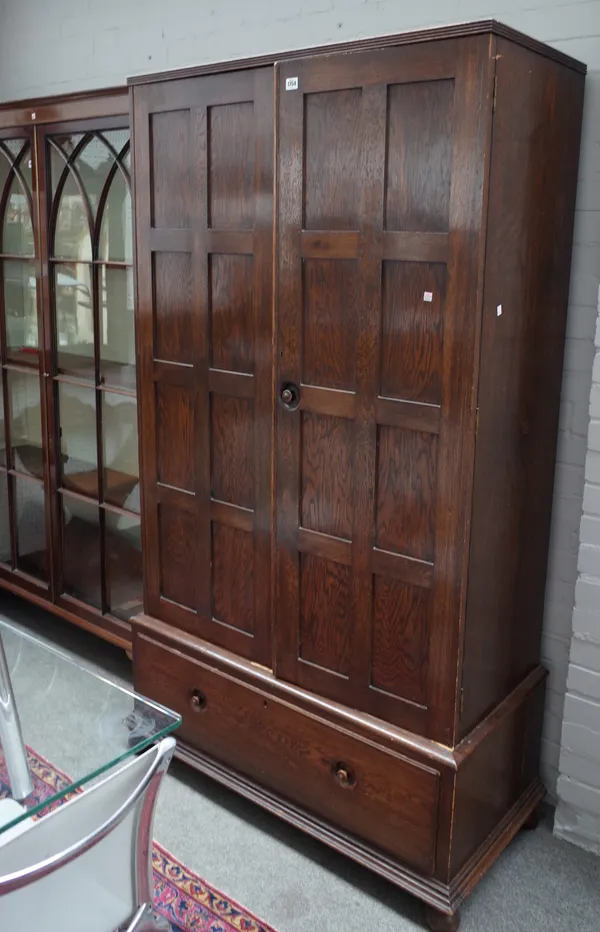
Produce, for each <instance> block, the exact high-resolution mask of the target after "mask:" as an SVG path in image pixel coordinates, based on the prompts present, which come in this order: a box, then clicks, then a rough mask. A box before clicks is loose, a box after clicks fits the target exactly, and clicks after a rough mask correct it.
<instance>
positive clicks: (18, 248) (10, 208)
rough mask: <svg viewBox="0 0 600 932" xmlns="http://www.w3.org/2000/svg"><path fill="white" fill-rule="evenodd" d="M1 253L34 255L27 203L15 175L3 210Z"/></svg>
mask: <svg viewBox="0 0 600 932" xmlns="http://www.w3.org/2000/svg"><path fill="white" fill-rule="evenodd" d="M2 252H4V253H8V254H9V255H14V256H33V255H35V244H34V239H33V225H32V223H31V212H30V210H29V201H28V200H27V197H26V195H25V192H24V190H23V188H22V187H21V182H20V181H19V179H18V178H17V176H16V175H14V176H13V179H12V181H11V183H10V189H9V195H8V202H7V204H6V206H5V208H4V224H3V229H2Z"/></svg>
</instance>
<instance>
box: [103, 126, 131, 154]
mask: <svg viewBox="0 0 600 932" xmlns="http://www.w3.org/2000/svg"><path fill="white" fill-rule="evenodd" d="M100 135H101V136H102V138H103V139H106V141H107V142H108V143H109V145H111V146H112V147H113V149H114V150H115V152H116V153H117V155H120V154H121V152H122V151H123V149H124V148H125V146H126V145H127V144H128V142H129V130H128V129H109V130H102V132H101V133H100Z"/></svg>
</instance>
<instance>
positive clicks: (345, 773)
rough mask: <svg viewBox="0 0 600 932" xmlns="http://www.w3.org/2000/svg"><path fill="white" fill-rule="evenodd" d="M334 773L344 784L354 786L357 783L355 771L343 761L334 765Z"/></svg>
mask: <svg viewBox="0 0 600 932" xmlns="http://www.w3.org/2000/svg"><path fill="white" fill-rule="evenodd" d="M334 773H335V776H336V779H337V780H338V782H339V783H340V784H341V785H342V786H346V787H352V786H354V785H355V783H356V777H355V775H354V771H353V770H352V769H351V768H350V767H349V766H348V765H347V764H344V763H342V762H340V763H339V764H336V765H335V767H334Z"/></svg>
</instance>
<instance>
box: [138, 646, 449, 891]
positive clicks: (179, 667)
mask: <svg viewBox="0 0 600 932" xmlns="http://www.w3.org/2000/svg"><path fill="white" fill-rule="evenodd" d="M165 656H168V657H169V663H168V664H165V662H164V658H165ZM135 663H136V669H137V671H138V672H137V674H136V687H137V688H138V689H140V690H142V691H146V692H147V690H148V689H151V690H152V692H153V694H154V695H155V696H156V697H157V699H159V698H160V697H162V698H165V697H167V696H168V697H169V702H170V703H171V707H174V708H176V709H177V710H179V711H182V712H183V713H184V714H185V724H184V726H183V728H182V731H181V734H182V738H183V739H184V740H188V741H192V742H194V743H199V744H200V745H201V746H202V748H203V750H205V751H207V752H208V753H210V754H213V755H214V756H216V757H217V758H220V759H221V760H225V761H227V762H228V763H229V764H230V765H231V766H234V767H235V766H236V764H237V765H239V764H240V763H241V762H242V761H243V769H244V770H246V771H248V770H250V771H251V773H252V775H253V776H254V777H255V778H257V779H259V780H261V782H264V783H266V784H267V785H268V786H270V787H271V788H272V789H274V790H276V791H279V792H282V793H283V795H288V796H289V795H292V796H294V797H295V798H296V799H299V800H300V801H303V802H304V803H305V804H306V805H309V806H311V807H313V808H314V809H315V810H316V811H318V812H319V813H320V815H322V816H324V817H325V818H328V819H330V820H332V821H334V822H336V823H338V824H340V825H341V826H342V827H343V828H346V829H348V830H349V831H351V832H355V833H356V834H358V835H362V836H365V837H367V838H368V840H370V841H374V842H375V843H376V844H378V845H379V846H380V847H382V848H383V849H384V850H387V851H391V852H392V853H395V854H397V855H399V856H400V857H401V858H402V860H404V861H405V862H408V863H410V864H413V865H417V866H418V867H419V868H420V869H422V870H423V871H425V873H427V874H430V873H431V872H432V870H433V866H434V856H435V837H436V831H437V799H438V793H439V780H440V775H439V772H438V771H436V770H435V769H434V768H433V767H425V766H423V765H420V764H417V763H416V762H415V761H412V760H410V759H409V758H406V757H403V756H401V755H398V754H393V753H390V752H388V751H383V750H381V749H379V748H375V747H374V746H373V745H371V744H370V743H368V742H362V741H360V740H358V739H357V738H355V737H352V736H350V735H349V734H347V733H344V732H343V731H335V730H333V729H331V728H330V727H329V726H328V725H327V724H326V723H325V722H323V721H321V720H319V719H318V718H315V717H308V716H305V715H304V714H303V713H301V712H298V711H294V710H292V709H291V708H290V707H289V706H287V705H285V704H283V703H281V702H279V701H278V700H276V699H274V698H272V697H270V696H268V695H267V694H266V693H261V692H260V691H259V690H248V689H247V687H245V686H243V685H241V684H240V683H237V682H236V681H234V680H232V679H231V678H229V677H224V676H223V675H222V674H220V673H218V672H217V671H216V670H214V669H211V668H210V667H209V666H206V665H204V664H201V663H198V662H197V661H194V660H190V659H187V658H185V657H183V656H181V655H180V654H177V653H174V652H171V653H168V654H165V648H164V646H162V645H157V644H156V642H154V641H152V640H151V639H149V638H147V637H140V638H138V639H137V641H136V644H135ZM193 689H200V690H201V691H202V693H203V694H204V695H205V696H206V709H205V711H203V712H202V713H200V714H199V713H193V712H190V705H189V702H190V693H191V691H192V690H193ZM278 747H279V748H281V747H283V748H285V754H281V753H280V752H279V751H278V750H277V749H278ZM252 761H254V763H253V764H252V763H251V762H252ZM340 770H345V771H346V772H347V773H348V774H349V776H350V780H349V783H348V784H346V783H345V782H344V781H342V780H341V779H340V777H338V775H337V774H338V771H340ZM348 797H350V798H348Z"/></svg>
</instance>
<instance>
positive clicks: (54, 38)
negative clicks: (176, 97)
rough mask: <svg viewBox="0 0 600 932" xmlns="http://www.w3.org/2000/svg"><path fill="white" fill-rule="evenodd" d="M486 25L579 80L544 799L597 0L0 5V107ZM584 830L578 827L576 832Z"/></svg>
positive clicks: (599, 388)
mask: <svg viewBox="0 0 600 932" xmlns="http://www.w3.org/2000/svg"><path fill="white" fill-rule="evenodd" d="M490 16H494V17H496V18H497V19H500V20H502V21H503V22H505V23H507V24H508V25H510V26H513V27H515V28H516V29H521V30H523V31H524V32H527V33H529V34H530V35H532V36H535V37H536V38H538V39H541V40H543V41H546V42H549V43H550V44H551V45H554V46H556V47H557V48H559V49H561V50H562V51H564V52H567V53H568V54H570V55H573V56H575V57H577V58H580V59H582V60H583V61H585V62H586V63H587V65H588V68H589V71H588V79H587V88H586V103H585V124H584V134H583V145H582V153H581V166H580V183H579V194H578V210H577V213H576V224H575V249H574V253H573V273H572V278H571V292H570V308H569V320H568V342H567V348H566V355H565V373H564V380H563V407H562V410H561V424H560V439H559V443H558V470H557V476H556V485H555V494H554V511H553V525H552V539H551V547H550V564H549V571H550V575H549V582H548V589H547V595H546V622H545V633H544V638H543V645H542V653H543V658H544V662H545V663H546V664H547V665H548V667H549V668H550V671H551V676H550V687H549V691H548V702H547V714H546V720H545V726H544V741H543V748H542V759H543V766H544V776H545V779H546V784H547V786H548V787H549V789H550V790H551V792H554V790H555V788H556V778H557V773H558V763H559V753H560V731H561V722H562V706H563V698H564V693H565V683H566V677H567V667H568V654H569V647H570V644H571V630H572V610H573V598H574V587H575V581H576V576H577V561H578V558H579V546H578V533H579V520H580V517H581V506H582V494H583V485H584V467H585V463H586V450H587V433H588V420H589V404H590V381H591V369H592V364H593V355H594V347H593V342H594V335H595V332H596V300H597V290H598V281H599V271H600V0H581V2H565V0H497V2H490V0H419V2H412V3H409V2H400V0H254V2H252V3H248V2H247V0H204V2H202V0H169V2H165V0H101V2H98V0H0V100H16V99H19V98H23V97H35V96H37V95H42V94H54V93H66V92H68V91H74V90H81V89H86V88H96V87H104V86H107V85H111V84H120V83H122V82H123V81H124V80H125V78H126V77H127V76H128V75H131V74H136V73H141V72H144V71H157V70H161V69H164V68H174V67H180V66H184V65H192V64H199V63H202V62H207V61H218V60H222V59H228V58H238V57H241V56H246V55H253V54H259V53H262V52H273V51H277V50H279V49H281V50H285V49H291V48H298V47H301V46H311V45H319V44H322V43H326V42H335V41H344V40H348V39H356V38H362V37H365V36H370V35H380V34H385V33H391V32H399V31H401V30H403V29H414V28H418V27H422V26H431V25H443V24H446V23H451V22H458V21H464V20H472V19H481V18H487V17H490ZM592 416H593V417H594V418H595V419H598V420H600V384H598V385H595V387H594V395H593V398H592ZM596 434H597V431H596V432H595V433H594V435H593V437H592V442H593V443H596V442H597V440H596ZM594 449H595V450H596V451H597V452H596V453H595V455H594V458H591V459H590V457H589V456H588V468H589V471H590V478H589V480H588V481H589V482H590V483H592V482H593V483H600V450H598V447H597V446H596V447H594ZM586 495H587V497H586V502H589V501H592V502H594V503H595V504H593V506H592V507H591V510H590V512H589V513H590V514H596V515H597V514H600V509H599V504H598V497H599V496H600V491H598V489H595V488H590V489H589V490H588V492H587V493H586ZM586 507H587V506H586ZM583 559H584V562H585V560H587V559H591V556H589V555H588V556H584V557H583ZM586 565H587V564H586ZM595 588H597V589H598V590H599V591H598V592H596V591H595V589H593V590H590V591H589V592H587V595H586V591H585V590H583V589H582V590H581V595H582V598H583V599H584V601H585V599H587V601H585V605H586V606H587V609H591V610H592V611H593V609H594V605H595V606H598V604H599V603H598V602H595V603H593V599H592V595H593V596H595V597H597V596H598V595H600V584H599V585H598V586H597V587H595ZM590 601H591V602H592V603H593V604H590ZM587 609H585V610H587ZM579 610H582V611H583V610H584V603H583V602H582V603H581V604H580V605H579V608H578V611H579ZM578 617H579V618H580V619H582V618H583V616H582V615H579V616H578ZM581 623H583V622H581ZM594 824H596V823H593V820H592V821H589V822H586V831H588V830H589V831H590V832H591V831H592V827H593V825H594ZM597 824H598V825H600V819H598V822H597ZM599 837H600V835H599Z"/></svg>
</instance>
